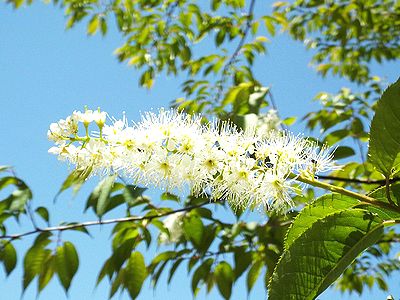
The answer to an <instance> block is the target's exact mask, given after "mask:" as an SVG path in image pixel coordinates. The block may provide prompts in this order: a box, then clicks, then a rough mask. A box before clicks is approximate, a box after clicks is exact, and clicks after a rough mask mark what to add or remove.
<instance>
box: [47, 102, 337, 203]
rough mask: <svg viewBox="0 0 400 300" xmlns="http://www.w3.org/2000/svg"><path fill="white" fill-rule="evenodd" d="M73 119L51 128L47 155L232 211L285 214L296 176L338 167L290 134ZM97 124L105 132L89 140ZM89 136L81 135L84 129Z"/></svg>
mask: <svg viewBox="0 0 400 300" xmlns="http://www.w3.org/2000/svg"><path fill="white" fill-rule="evenodd" d="M105 118H106V113H104V112H100V111H97V112H93V111H90V110H86V111H85V112H83V113H82V112H74V113H73V114H72V115H71V116H69V117H67V118H66V119H65V120H60V121H59V122H57V123H53V124H51V125H50V130H49V131H48V137H49V139H50V140H52V141H54V142H55V144H56V146H55V147H52V148H50V150H49V152H50V153H52V154H56V155H58V157H59V159H61V160H66V161H68V162H70V163H72V164H74V165H75V166H76V168H77V169H85V170H90V172H91V174H99V173H100V174H101V173H109V172H117V173H119V174H121V175H123V176H127V177H128V178H131V179H133V181H134V183H135V184H141V185H145V186H155V187H159V188H162V189H165V190H173V189H178V190H180V191H183V190H184V189H185V188H188V189H189V190H190V192H191V193H193V194H194V195H201V194H206V195H208V196H210V197H211V198H213V199H221V198H222V199H227V200H228V201H230V202H231V203H232V204H233V206H234V207H241V208H245V207H251V208H255V207H262V208H265V209H273V210H285V209H287V208H288V207H291V206H293V205H294V204H293V202H292V199H291V193H292V192H293V190H294V189H295V188H294V186H293V181H294V179H295V178H296V176H297V175H299V174H302V173H308V174H311V175H312V176H314V174H316V173H318V172H324V171H327V170H330V169H333V168H335V166H334V162H333V161H332V155H331V154H330V152H329V149H328V148H326V147H323V148H319V147H318V146H317V145H316V144H315V143H313V142H310V141H308V140H307V139H303V138H301V137H299V136H295V135H293V134H291V133H288V132H286V131H271V132H270V133H269V134H268V137H267V138H265V137H263V136H260V135H259V134H257V131H251V132H250V131H240V130H238V129H237V128H236V127H235V126H233V125H231V124H229V123H226V122H218V121H215V122H211V123H209V124H207V125H204V124H202V123H201V117H200V116H191V115H188V114H184V113H179V112H177V111H175V110H162V109H161V110H160V111H159V112H158V113H153V112H148V113H145V114H144V115H143V116H142V120H141V121H140V122H139V123H133V124H132V125H131V126H129V124H128V122H127V120H126V118H125V116H124V117H123V118H122V119H121V120H116V119H113V120H112V123H111V124H110V125H108V124H105ZM91 122H95V123H96V125H97V128H98V130H99V131H97V132H94V133H91V134H89V130H88V128H89V125H90V123H91ZM79 123H82V124H83V125H84V128H85V131H86V135H85V136H79V135H78V125H79Z"/></svg>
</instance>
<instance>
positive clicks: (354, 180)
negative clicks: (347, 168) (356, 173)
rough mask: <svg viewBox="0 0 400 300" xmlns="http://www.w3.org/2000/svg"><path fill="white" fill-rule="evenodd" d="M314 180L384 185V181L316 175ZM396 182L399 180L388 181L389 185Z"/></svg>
mask: <svg viewBox="0 0 400 300" xmlns="http://www.w3.org/2000/svg"><path fill="white" fill-rule="evenodd" d="M316 178H317V179H323V180H332V181H341V182H349V183H361V184H377V185H382V186H383V185H385V184H386V179H381V180H369V179H357V178H346V177H336V176H324V175H318V176H317V177H316ZM398 181H400V178H392V179H389V183H390V184H391V183H395V182H398Z"/></svg>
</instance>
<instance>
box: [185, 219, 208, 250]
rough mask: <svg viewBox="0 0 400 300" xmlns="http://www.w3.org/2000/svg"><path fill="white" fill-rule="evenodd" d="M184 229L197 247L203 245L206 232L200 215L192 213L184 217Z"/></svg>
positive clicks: (187, 236)
mask: <svg viewBox="0 0 400 300" xmlns="http://www.w3.org/2000/svg"><path fill="white" fill-rule="evenodd" d="M183 230H184V233H185V236H186V238H187V239H188V240H190V241H191V242H192V243H193V245H194V246H195V247H196V248H199V247H200V246H201V242H202V239H203V233H204V225H203V222H202V221H201V219H200V217H198V216H196V215H191V216H189V217H188V218H184V219H183Z"/></svg>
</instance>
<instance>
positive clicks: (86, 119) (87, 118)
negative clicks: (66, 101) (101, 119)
mask: <svg viewBox="0 0 400 300" xmlns="http://www.w3.org/2000/svg"><path fill="white" fill-rule="evenodd" d="M76 115H77V117H78V121H79V122H81V123H83V124H84V125H85V126H89V124H90V123H92V122H93V110H90V109H88V110H85V111H84V112H80V111H78V112H76Z"/></svg>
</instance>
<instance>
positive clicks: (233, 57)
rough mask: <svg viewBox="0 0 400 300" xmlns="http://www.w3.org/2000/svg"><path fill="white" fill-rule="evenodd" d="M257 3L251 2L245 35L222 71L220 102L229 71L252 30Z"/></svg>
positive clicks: (252, 0)
mask: <svg viewBox="0 0 400 300" xmlns="http://www.w3.org/2000/svg"><path fill="white" fill-rule="evenodd" d="M255 3H256V1H255V0H251V2H250V6H249V11H248V13H247V21H246V27H245V28H244V31H243V35H242V38H241V39H240V41H239V44H238V45H237V46H236V49H235V51H233V53H232V55H231V56H230V58H229V60H228V62H227V63H226V65H225V66H224V68H223V70H222V78H221V82H220V84H219V85H218V90H217V94H216V96H215V100H218V99H219V98H220V96H221V94H222V92H223V84H224V82H225V81H226V77H227V73H228V70H229V68H230V67H231V66H232V64H233V63H234V62H235V59H236V57H238V55H239V52H240V50H241V49H242V47H243V45H244V42H245V41H246V38H247V35H248V33H249V31H250V28H251V21H252V20H253V14H254V6H255Z"/></svg>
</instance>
